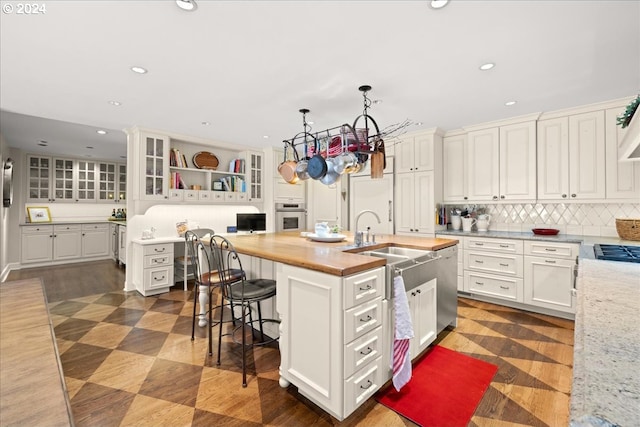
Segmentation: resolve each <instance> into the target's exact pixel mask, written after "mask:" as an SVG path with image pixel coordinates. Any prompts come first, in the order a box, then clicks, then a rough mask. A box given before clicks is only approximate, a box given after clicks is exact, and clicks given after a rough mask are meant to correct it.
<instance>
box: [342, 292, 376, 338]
mask: <svg viewBox="0 0 640 427" xmlns="http://www.w3.org/2000/svg"><path fill="white" fill-rule="evenodd" d="M380 325H382V298H381V297H379V298H376V299H375V300H373V301H369V302H365V303H364V304H361V305H358V306H356V307H353V308H351V309H349V310H347V311H345V313H344V329H345V331H344V344H348V343H349V342H351V341H353V340H354V339H356V338H359V337H361V336H363V335H364V334H366V333H367V332H369V331H372V330H374V329H375V328H377V327H378V326H380Z"/></svg>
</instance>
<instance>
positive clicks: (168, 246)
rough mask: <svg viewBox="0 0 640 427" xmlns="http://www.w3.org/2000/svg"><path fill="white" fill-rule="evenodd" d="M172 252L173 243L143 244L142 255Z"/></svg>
mask: <svg viewBox="0 0 640 427" xmlns="http://www.w3.org/2000/svg"><path fill="white" fill-rule="evenodd" d="M159 254H173V243H163V244H156V245H144V255H159Z"/></svg>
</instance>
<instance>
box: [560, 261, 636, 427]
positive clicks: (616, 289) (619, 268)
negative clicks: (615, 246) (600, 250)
mask: <svg viewBox="0 0 640 427" xmlns="http://www.w3.org/2000/svg"><path fill="white" fill-rule="evenodd" d="M577 288H578V305H577V310H576V323H575V342H574V360H573V386H572V390H571V425H572V426H575V427H578V426H606V425H609V424H604V423H600V420H603V419H604V420H607V421H608V422H610V423H612V424H614V425H620V426H632V425H638V420H639V419H640V362H639V357H640V328H639V327H638V324H639V322H640V314H639V311H638V310H639V308H640V264H634V263H625V262H615V261H598V260H592V259H583V260H581V264H580V269H579V276H578V286H577Z"/></svg>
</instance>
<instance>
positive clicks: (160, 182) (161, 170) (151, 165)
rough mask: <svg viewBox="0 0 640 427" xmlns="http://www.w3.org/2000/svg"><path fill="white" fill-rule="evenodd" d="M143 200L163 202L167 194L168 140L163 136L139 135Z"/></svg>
mask: <svg viewBox="0 0 640 427" xmlns="http://www.w3.org/2000/svg"><path fill="white" fill-rule="evenodd" d="M140 149H141V150H142V153H141V164H140V168H141V169H140V170H141V175H142V180H141V181H142V182H141V185H142V188H141V190H140V194H141V199H143V200H164V199H166V198H167V195H168V193H169V176H170V174H169V138H168V137H166V136H163V135H153V134H146V133H141V134H140Z"/></svg>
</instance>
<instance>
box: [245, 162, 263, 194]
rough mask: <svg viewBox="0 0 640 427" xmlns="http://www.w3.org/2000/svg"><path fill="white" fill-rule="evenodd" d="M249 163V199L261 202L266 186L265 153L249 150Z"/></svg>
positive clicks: (247, 171)
mask: <svg viewBox="0 0 640 427" xmlns="http://www.w3.org/2000/svg"><path fill="white" fill-rule="evenodd" d="M246 161H247V164H248V165H249V167H248V169H247V170H246V173H247V177H248V178H249V201H250V202H261V201H262V198H263V195H262V194H263V191H264V187H263V185H262V181H263V173H264V172H263V168H262V163H263V155H262V153H260V152H253V151H249V152H247V156H246Z"/></svg>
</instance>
